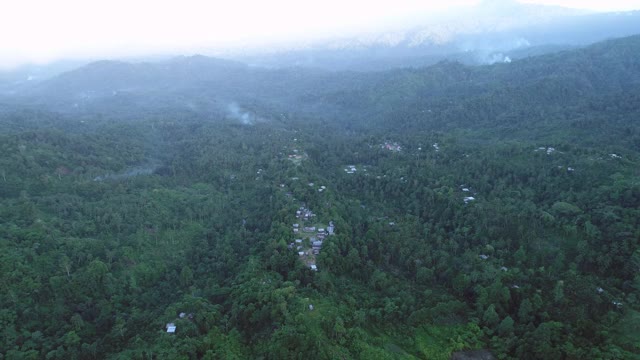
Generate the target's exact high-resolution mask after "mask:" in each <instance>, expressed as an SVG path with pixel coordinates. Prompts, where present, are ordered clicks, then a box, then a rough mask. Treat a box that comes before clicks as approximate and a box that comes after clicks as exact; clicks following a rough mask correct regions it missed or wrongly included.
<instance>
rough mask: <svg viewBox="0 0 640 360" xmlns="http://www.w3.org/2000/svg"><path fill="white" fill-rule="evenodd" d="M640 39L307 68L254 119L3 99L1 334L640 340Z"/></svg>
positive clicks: (500, 342)
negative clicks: (405, 65)
mask: <svg viewBox="0 0 640 360" xmlns="http://www.w3.org/2000/svg"><path fill="white" fill-rule="evenodd" d="M625 44H626V45H625ZM637 46H638V39H637V38H632V39H629V40H627V42H624V41H621V43H606V44H604V45H600V46H596V47H594V48H591V49H587V50H581V51H582V52H580V51H579V52H576V53H571V54H568V55H567V54H564V55H563V56H562V57H560V56H559V55H557V56H556V55H554V56H549V57H545V58H540V59H529V60H525V61H522V62H520V63H518V62H514V63H513V64H510V65H509V66H510V67H507V66H506V65H505V66H494V67H486V68H467V67H464V66H461V65H459V64H450V63H445V64H440V65H438V66H436V67H433V68H430V69H418V70H402V71H397V72H393V73H386V74H376V75H373V74H368V75H355V74H351V75H349V76H346V75H345V76H346V77H345V79H340V80H341V81H342V80H344V83H343V82H341V81H340V82H338V83H337V84H338V85H337V84H336V83H335V82H334V83H331V81H329V80H330V79H329V80H327V84H326V86H327V87H320V90H318V89H316V87H314V86H311V85H316V84H317V83H315V82H313V81H309V83H306V84H300V83H296V84H297V85H296V86H299V87H292V88H287V89H286V91H287V94H289V95H287V96H293V94H294V93H295V94H297V95H299V94H306V95H305V96H308V97H310V98H313V99H310V98H309V99H307V102H303V103H301V105H300V107H301V108H300V109H298V108H297V107H295V106H292V105H291V104H290V103H287V102H286V101H283V102H273V103H271V102H270V101H271V100H273V99H272V98H269V94H265V95H264V97H258V98H256V102H255V103H252V104H253V105H251V106H252V108H254V109H255V111H260V113H261V114H262V115H261V116H262V117H264V118H265V119H268V120H267V122H265V123H258V124H255V125H253V126H241V125H238V124H235V123H233V122H232V121H229V119H225V118H224V116H222V115H220V114H218V113H215V112H213V113H212V114H209V115H207V117H203V116H202V115H201V114H192V113H189V115H186V114H185V113H183V112H181V111H179V110H177V109H174V112H170V113H167V114H164V113H163V116H162V117H158V116H156V115H154V113H153V112H152V113H149V114H146V113H144V112H142V113H137V112H136V111H134V110H131V112H130V113H126V114H118V113H117V112H116V109H119V107H117V106H115V107H114V108H113V109H114V113H113V114H112V115H111V117H110V118H104V117H101V116H99V115H98V114H96V113H90V116H88V115H87V117H81V115H77V116H78V118H76V117H75V116H76V115H74V116H72V117H69V118H59V117H58V116H54V115H53V114H51V113H46V112H42V113H40V112H29V111H27V112H24V113H16V114H11V113H5V112H3V113H2V115H1V118H0V120H1V121H2V124H4V125H7V126H6V130H4V132H3V133H2V134H0V147H1V150H2V152H1V153H0V170H1V172H0V289H1V291H0V349H2V356H3V358H5V359H31V358H33V359H36V358H37V359H40V358H45V359H89V358H109V359H153V358H156V359H165V358H166V359H200V358H204V359H219V358H229V359H246V358H264V359H288V358H305V359H306V358H309V357H312V358H319V359H335V358H343V359H358V358H360V359H400V358H408V359H411V358H428V359H448V358H450V356H451V353H452V352H453V351H461V350H473V349H481V348H489V349H490V350H491V351H492V352H493V353H494V354H495V355H496V356H497V357H498V358H500V359H509V358H512V359H514V358H517V359H529V358H542V359H554V358H558V359H561V358H594V359H595V358H603V359H624V358H631V359H633V358H634V357H635V358H637V355H635V354H638V353H639V352H640V350H639V349H640V348H639V345H638V342H637V339H638V338H639V336H640V334H638V331H637V329H639V328H640V326H638V318H639V317H638V311H640V309H639V307H640V301H639V299H640V294H639V293H638V291H640V276H639V275H638V270H640V250H639V246H640V244H639V243H638V239H640V231H639V229H640V210H639V209H640V185H639V184H638V181H637V168H638V165H639V164H638V161H639V159H640V157H639V155H640V154H639V153H638V147H637V145H638V144H640V142H639V141H638V139H640V138H639V137H638V134H640V128H638V124H637V123H636V122H634V121H632V120H630V119H635V118H636V117H637V115H638V109H640V101H639V98H638V96H637V92H636V91H634V89H636V85H637V83H635V84H636V85H634V83H633V81H634V80H633V79H637V70H638V67H637V60H635V59H636V58H635V55H634V56H628V57H626V58H627V59H629V62H628V63H625V62H619V61H616V60H615V57H614V58H611V56H610V55H611V54H614V55H620V52H622V53H626V52H627V51H630V53H633V54H637V53H638V52H634V51H631V50H634V49H636V48H637ZM585 54H586V55H589V54H591V55H589V56H586V55H585ZM566 56H568V58H567V59H568V60H563V59H565V57H566ZM585 56H586V57H585ZM577 59H583V60H584V61H582V60H581V61H578V60H577ZM607 59H609V60H607ZM565 61H566V64H564V62H565ZM236 70H237V69H236ZM236 70H234V71H236ZM241 71H244V70H241ZM608 71H611V72H610V73H609V72H608ZM621 73H625V74H627V75H626V76H627V77H628V78H626V77H622V76H620V74H621ZM225 76H226V75H225ZM361 76H363V77H366V76H370V77H371V78H366V79H363V78H361ZM354 79H359V80H358V81H357V82H353V83H352V82H350V80H354ZM372 79H374V80H375V82H374V83H376V84H379V85H380V86H376V87H366V86H365V85H366V84H370V83H369V81H374V80H372ZM470 80H474V83H475V82H477V84H478V85H476V86H470V85H469V83H470V82H471V81H470ZM229 81H231V80H229ZM289 81H292V80H291V79H289ZM333 81H337V80H333ZM378 81H379V83H378ZM636 81H637V80H636ZM249 84H254V85H255V86H258V85H260V86H264V89H273V88H271V86H274V87H275V88H278V87H279V86H280V87H282V88H286V86H285V85H286V84H287V83H286V82H281V81H280V80H278V81H274V84H268V85H267V84H263V83H260V81H258V80H255V81H252V82H250V83H249ZM289 84H291V83H289ZM585 84H588V85H589V86H587V87H585V86H583V85H585ZM227 85H228V84H227ZM245 85H247V84H245ZM247 86H248V85H247ZM305 86H306V87H305ZM359 87H361V88H359ZM301 88H305V89H307V90H308V92H307V91H305V92H299V91H298V90H300V89H301ZM323 89H324V90H323ZM356 89H357V90H358V91H356ZM236 90H237V89H236ZM427 90H428V91H427ZM203 91H204V90H203ZM255 91H256V92H258V90H255ZM582 92H584V94H582ZM238 93H240V91H238ZM314 94H315V95H314ZM316 95H317V96H316ZM577 95H580V96H577ZM185 96H186V95H185ZM561 99H562V100H561ZM298 100H299V99H298ZM147 101H149V103H146V105H148V106H151V107H153V108H154V109H155V110H158V109H159V107H158V105H157V103H153V101H152V100H147ZM315 101H319V102H320V103H321V104H324V105H326V104H327V103H331V104H332V105H331V106H328V107H322V108H323V109H326V113H325V114H323V115H322V116H321V115H318V114H317V113H316V112H315V111H310V110H309V109H310V108H311V109H312V108H314V106H313V104H310V103H313V102H315ZM172 104H173V105H175V104H174V103H168V105H167V107H168V108H171V106H173V105H172ZM265 104H266V105H265ZM296 104H298V103H296ZM307 107H309V108H307ZM342 107H345V109H342ZM162 108H163V109H165V110H166V108H164V107H162ZM305 109H306V110H308V111H304V110H305ZM336 109H340V111H339V114H340V115H341V116H340V117H339V118H340V121H341V122H345V121H346V122H345V123H337V122H336V121H333V120H334V115H335V113H333V111H336ZM137 110H138V111H140V108H137ZM298 110H300V111H298ZM342 110H344V111H342ZM427 110H430V111H427ZM158 111H159V110H158ZM313 114H316V115H313ZM85 115H86V114H85ZM124 115H127V116H124ZM315 116H317V117H315ZM124 118H126V119H131V118H135V119H136V121H123V119H124ZM365 118H366V121H365V120H363V119H365ZM80 119H83V120H81V121H85V120H91V121H85V122H80ZM392 120H393V121H392ZM80 124H82V125H80ZM605 128H606V130H607V131H600V130H602V129H605ZM3 129H4V128H3ZM614 140H615V141H614ZM396 141H397V142H399V143H400V144H401V145H402V147H401V148H402V150H401V151H390V150H389V149H387V148H385V147H383V146H382V145H383V144H385V142H396ZM436 143H437V144H438V146H437V147H434V146H433V144H436ZM550 146H553V147H554V148H555V149H557V150H556V151H555V152H550V151H549V150H548V148H549V147H550ZM540 147H543V148H544V151H542V150H541V149H540ZM436 148H437V151H436ZM294 150H297V151H300V152H303V153H304V154H305V156H303V159H302V160H299V161H297V162H296V163H294V162H292V161H290V160H288V155H289V154H291V153H293V151H294ZM536 150H537V151H536ZM614 153H615V154H619V155H618V156H620V157H614V156H611V154H614ZM347 164H355V166H357V168H358V171H357V172H356V173H353V174H348V173H346V172H344V167H345V166H346V165H347ZM569 168H571V169H573V170H569ZM365 170H366V171H365ZM312 182H313V183H315V184H316V185H314V186H309V183H312ZM319 184H323V185H326V187H327V190H326V191H318V188H317V185H319ZM465 189H466V190H468V191H466V190H465ZM467 196H473V197H474V199H473V200H472V201H466V203H465V201H463V199H464V198H465V197H467ZM303 204H304V205H305V206H307V207H309V208H311V209H313V211H314V213H315V214H316V216H317V217H316V218H315V219H314V220H313V222H314V223H317V224H323V226H325V225H326V224H328V222H329V221H332V222H334V224H335V228H336V234H335V235H331V236H327V238H326V239H325V241H324V243H323V246H322V250H321V252H320V254H319V255H318V256H317V257H316V258H315V263H316V264H317V266H318V269H319V271H318V272H313V271H311V270H310V269H309V268H308V264H307V263H305V262H304V261H302V260H300V258H299V256H298V255H297V253H296V251H294V250H293V249H289V248H288V246H289V244H291V243H292V242H293V241H294V239H295V237H294V235H293V233H292V232H291V224H293V223H294V222H298V221H299V220H298V219H296V218H295V210H296V209H298V208H299V206H301V205H303ZM310 305H313V307H310ZM311 309H313V310H311ZM168 323H174V325H175V326H176V328H177V329H176V332H175V333H173V334H171V333H167V332H166V325H167V324H168Z"/></svg>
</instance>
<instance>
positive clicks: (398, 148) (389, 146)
mask: <svg viewBox="0 0 640 360" xmlns="http://www.w3.org/2000/svg"><path fill="white" fill-rule="evenodd" d="M382 148H383V149H387V150H389V151H393V152H399V151H401V150H402V146H400V145H398V143H397V142H394V143H392V142H389V141H385V143H384V144H383V145H382Z"/></svg>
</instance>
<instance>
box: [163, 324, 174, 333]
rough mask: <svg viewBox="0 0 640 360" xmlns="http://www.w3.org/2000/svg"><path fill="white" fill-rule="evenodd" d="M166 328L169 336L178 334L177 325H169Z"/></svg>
mask: <svg viewBox="0 0 640 360" xmlns="http://www.w3.org/2000/svg"><path fill="white" fill-rule="evenodd" d="M165 327H166V328H167V332H168V333H169V334H173V333H175V332H176V325H175V324H174V323H168V324H167V325H166V326H165Z"/></svg>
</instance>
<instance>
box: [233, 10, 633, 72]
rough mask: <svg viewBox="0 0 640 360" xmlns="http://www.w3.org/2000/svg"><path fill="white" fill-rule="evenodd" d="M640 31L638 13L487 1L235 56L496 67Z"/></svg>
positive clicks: (347, 64) (289, 61)
mask: <svg viewBox="0 0 640 360" xmlns="http://www.w3.org/2000/svg"><path fill="white" fill-rule="evenodd" d="M638 33H640V11H633V12H620V13H592V12H586V11H581V10H575V9H567V8H561V7H555V6H543V5H531V4H521V3H518V2H516V1H510V0H494V1H484V2H482V3H480V4H479V5H477V6H475V7H471V8H469V9H466V10H462V11H458V12H456V13H455V14H443V15H442V16H440V17H438V18H437V19H434V18H433V16H428V15H425V16H424V19H422V20H421V19H420V18H417V19H412V20H408V22H407V24H406V26H404V27H401V28H399V29H395V30H387V29H380V30H379V31H371V32H368V33H366V34H363V35H360V36H347V37H343V38H339V39H328V40H326V41H321V42H315V43H308V44H303V45H300V46H298V47H293V48H291V47H282V48H280V49H271V50H265V51H264V52H263V53H259V54H255V55H248V54H244V55H243V54H240V55H238V56H237V57H236V58H237V59H239V60H241V61H244V62H247V63H250V64H254V65H259V66H269V67H282V66H305V67H320V68H325V69H330V70H336V69H342V70H356V71H371V70H385V69H390V68H396V67H420V66H425V65H431V64H434V63H436V62H438V61H441V60H443V59H450V60H457V61H461V62H463V63H466V64H476V65H477V64H492V63H495V62H504V61H509V60H513V59H515V58H520V57H522V56H523V54H527V51H526V50H528V49H531V48H536V49H538V50H540V49H557V48H558V47H563V48H571V47H573V46H583V45H586V44H590V43H594V42H598V41H602V40H605V39H609V38H615V37H623V36H630V35H634V34H638Z"/></svg>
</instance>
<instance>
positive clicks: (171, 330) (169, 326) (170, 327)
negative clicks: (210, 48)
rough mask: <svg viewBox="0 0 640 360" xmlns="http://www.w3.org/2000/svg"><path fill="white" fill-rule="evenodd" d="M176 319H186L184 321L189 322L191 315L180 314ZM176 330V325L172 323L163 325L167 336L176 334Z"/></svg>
mask: <svg viewBox="0 0 640 360" xmlns="http://www.w3.org/2000/svg"><path fill="white" fill-rule="evenodd" d="M178 317H179V318H180V319H185V318H186V319H189V320H193V313H190V314H187V313H184V312H181V313H180V315H178ZM177 328H178V327H177V326H176V324H175V323H172V322H170V323H167V325H165V329H167V332H168V333H169V334H174V333H175V332H176V329H177Z"/></svg>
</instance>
